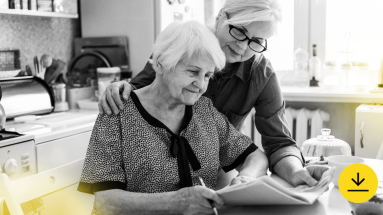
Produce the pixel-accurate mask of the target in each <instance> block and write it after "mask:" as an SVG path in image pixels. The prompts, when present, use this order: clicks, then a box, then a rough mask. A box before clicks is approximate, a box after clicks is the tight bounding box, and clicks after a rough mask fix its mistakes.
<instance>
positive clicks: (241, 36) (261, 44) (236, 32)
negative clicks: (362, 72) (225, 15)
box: [229, 25, 267, 53]
mask: <svg viewBox="0 0 383 215" xmlns="http://www.w3.org/2000/svg"><path fill="white" fill-rule="evenodd" d="M229 33H230V35H231V36H232V37H234V38H235V39H236V40H238V41H245V40H249V43H248V46H249V48H250V49H251V50H253V51H255V52H258V53H261V52H264V51H266V50H267V40H266V39H263V38H259V37H253V38H249V37H248V36H247V35H246V34H245V31H244V30H243V29H240V28H237V27H234V26H233V25H229Z"/></svg>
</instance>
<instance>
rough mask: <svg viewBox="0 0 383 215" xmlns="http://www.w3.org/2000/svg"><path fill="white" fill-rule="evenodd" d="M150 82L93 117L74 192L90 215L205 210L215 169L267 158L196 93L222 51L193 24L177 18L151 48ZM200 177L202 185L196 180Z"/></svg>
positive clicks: (251, 167) (258, 168) (256, 168)
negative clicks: (84, 196)
mask: <svg viewBox="0 0 383 215" xmlns="http://www.w3.org/2000/svg"><path fill="white" fill-rule="evenodd" d="M152 64H153V69H154V71H155V73H156V77H155V79H154V81H153V83H152V84H150V85H149V86H146V87H143V88H141V89H138V90H135V91H132V92H131V93H130V97H129V98H128V99H127V101H126V102H124V103H123V105H124V108H123V110H122V111H121V112H120V114H119V115H113V116H107V115H99V117H98V118H97V121H96V124H95V126H94V129H93V133H92V137H91V141H90V144H89V147H88V151H87V155H86V160H85V164H84V168H83V172H82V175H81V182H80V185H79V187H78V190H79V191H82V192H87V193H94V195H95V205H94V209H93V214H97V213H99V214H106V213H107V214H109V213H111V214H125V213H128V214H134V213H138V214H162V213H163V214H170V213H182V214H209V213H212V212H213V211H212V208H211V206H210V204H209V202H208V200H213V201H214V202H215V204H216V206H217V207H218V208H219V207H221V206H222V204H223V201H222V199H221V198H220V197H219V196H218V195H217V194H216V193H215V192H214V191H213V190H212V189H214V188H215V186H216V182H217V176H218V173H219V170H220V169H221V168H222V169H223V170H225V171H230V170H232V169H234V168H237V170H238V171H239V174H240V176H241V177H244V178H246V177H249V178H256V177H257V176H260V175H264V174H266V169H267V167H268V161H267V157H266V156H265V155H264V154H263V153H262V152H261V151H260V150H259V149H257V147H256V146H255V145H254V144H253V143H252V141H251V140H250V139H249V138H248V137H247V136H244V135H242V134H241V133H239V132H238V131H237V130H236V129H235V128H234V127H233V126H232V125H231V124H230V123H229V121H228V120H227V118H225V117H224V116H223V115H222V114H221V113H219V112H218V111H217V110H216V109H215V108H214V106H213V104H212V102H211V101H210V99H208V98H206V97H201V95H202V94H204V93H205V91H206V89H207V86H208V82H209V80H210V79H211V77H213V74H214V71H215V70H217V69H218V70H220V69H222V68H223V67H224V65H225V55H224V53H223V52H222V50H221V49H220V46H219V43H218V41H217V39H216V37H215V36H214V34H213V33H212V32H211V31H210V30H209V29H208V28H206V27H205V26H203V25H202V24H199V23H198V22H195V21H189V22H186V23H180V22H176V23H173V24H171V25H170V26H168V27H167V28H166V29H165V30H164V31H163V32H162V33H161V34H160V35H159V37H158V38H157V41H156V43H155V45H154V48H153V62H152ZM199 177H201V178H203V180H204V181H205V183H206V185H207V188H205V187H202V186H196V185H200V181H199Z"/></svg>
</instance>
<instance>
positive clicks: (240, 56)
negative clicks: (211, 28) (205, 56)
mask: <svg viewBox="0 0 383 215" xmlns="http://www.w3.org/2000/svg"><path fill="white" fill-rule="evenodd" d="M225 20H226V19H224V18H222V19H220V20H219V21H218V23H217V30H216V33H215V35H216V36H217V38H218V40H219V44H220V46H221V49H222V51H223V52H224V53H225V56H226V61H227V62H230V63H235V62H243V61H246V60H248V59H250V58H251V57H252V56H253V55H254V54H258V53H257V52H254V51H253V50H251V49H250V48H249V46H248V42H249V41H248V40H245V41H238V40H237V39H235V38H234V37H232V36H231V35H230V33H229V25H228V24H226V23H224V21H225ZM235 27H237V28H239V29H243V30H244V32H245V33H246V35H247V36H248V37H249V38H252V37H258V38H263V39H267V38H266V36H267V35H266V32H267V31H266V30H267V28H268V27H269V26H268V25H265V23H264V22H253V23H251V24H250V25H244V26H235Z"/></svg>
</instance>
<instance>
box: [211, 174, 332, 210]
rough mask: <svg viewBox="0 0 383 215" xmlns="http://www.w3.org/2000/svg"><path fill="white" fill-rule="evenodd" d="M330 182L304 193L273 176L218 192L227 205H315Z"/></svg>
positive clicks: (225, 188)
mask: <svg viewBox="0 0 383 215" xmlns="http://www.w3.org/2000/svg"><path fill="white" fill-rule="evenodd" d="M321 181H322V180H321ZM326 181H327V180H326ZM330 181H331V178H330V180H328V181H327V182H326V183H325V184H324V185H323V186H322V187H318V189H314V190H312V191H306V192H302V191H297V189H296V188H295V187H293V186H292V185H291V184H289V183H288V182H286V181H285V180H283V179H282V178H280V177H279V176H277V175H275V174H273V175H271V176H266V175H265V176H262V177H261V178H258V179H257V180H255V181H250V182H246V183H243V184H238V185H233V186H228V187H224V188H222V189H220V190H217V191H216V192H217V194H218V195H219V196H221V197H222V198H223V200H224V201H225V204H226V205H306V204H313V203H314V202H315V200H317V199H318V198H319V196H321V195H322V194H323V193H324V192H325V191H326V189H327V187H328V184H329V183H330Z"/></svg>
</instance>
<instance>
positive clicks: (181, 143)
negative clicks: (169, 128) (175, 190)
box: [170, 135, 201, 189]
mask: <svg viewBox="0 0 383 215" xmlns="http://www.w3.org/2000/svg"><path fill="white" fill-rule="evenodd" d="M171 141H172V142H171V145H170V153H171V154H172V156H173V157H177V163H178V175H179V178H180V189H181V188H184V187H191V186H193V181H192V178H191V174H190V169H189V162H190V164H191V166H192V168H193V170H194V171H197V170H199V169H201V164H200V163H199V161H198V159H197V156H195V154H194V151H193V149H192V148H191V147H190V145H189V142H188V140H187V139H186V138H185V137H181V136H178V135H172V137H171Z"/></svg>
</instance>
